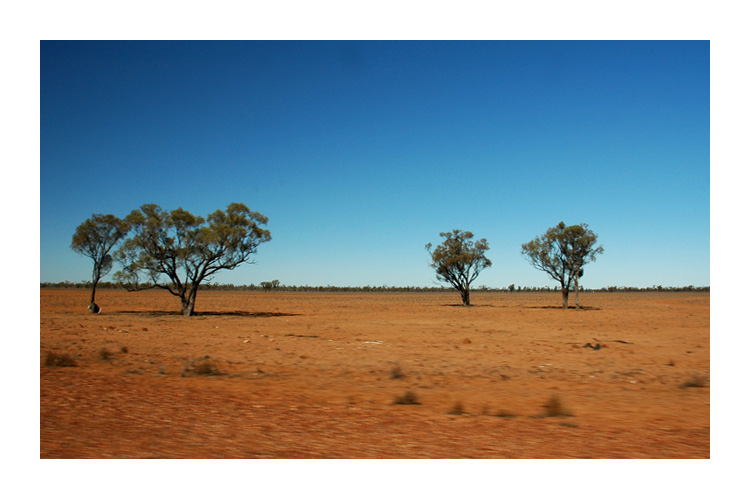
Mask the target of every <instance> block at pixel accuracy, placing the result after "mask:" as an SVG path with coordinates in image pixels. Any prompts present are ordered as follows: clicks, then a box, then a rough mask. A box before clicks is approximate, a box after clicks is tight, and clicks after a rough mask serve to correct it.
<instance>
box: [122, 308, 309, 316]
mask: <svg viewBox="0 0 750 499" xmlns="http://www.w3.org/2000/svg"><path fill="white" fill-rule="evenodd" d="M119 313H121V314H137V315H150V316H157V315H182V312H180V311H179V310H148V311H146V310H139V311H136V310H122V311H120V312H119ZM296 315H302V314H293V313H288V312H248V311H247V310H227V311H221V312H217V311H206V312H193V315H192V317H215V316H218V317H221V316H234V317H292V316H296Z"/></svg>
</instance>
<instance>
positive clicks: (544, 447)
mask: <svg viewBox="0 0 750 499" xmlns="http://www.w3.org/2000/svg"><path fill="white" fill-rule="evenodd" d="M88 294H89V291H87V290H50V289H42V290H41V302H40V305H41V323H40V361H41V368H40V376H41V383H40V396H41V400H40V417H41V428H40V436H41V448H40V456H41V457H42V458H110V457H112V458H709V457H710V418H709V415H710V389H709V379H710V350H709V345H710V343H709V333H710V322H709V317H710V295H709V294H707V293H695V294H692V293H632V294H630V293H601V294H599V293H586V294H583V295H582V298H581V299H582V304H583V305H584V307H586V308H585V309H584V310H580V311H575V310H567V311H564V310H562V309H561V308H560V301H561V299H560V296H559V295H558V294H552V293H549V294H547V293H544V294H527V293H514V294H508V293H477V292H475V293H472V303H473V304H474V306H472V307H469V308H466V307H461V306H456V305H457V304H459V303H460V300H459V296H458V294H457V293H439V294H421V293H420V294H416V293H415V294H408V293H407V294H390V293H388V294H376V293H372V294H366V293H358V294H324V293H309V294H305V293H286V292H266V293H264V292H220V291H210V292H209V291H204V292H199V293H198V300H197V305H196V312H198V313H199V314H200V315H198V316H196V317H191V318H186V317H182V316H181V315H179V301H178V300H177V299H176V298H174V297H173V296H171V295H170V294H169V293H167V292H166V291H148V292H141V293H127V292H125V291H113V290H100V291H98V292H97V303H99V305H100V306H101V307H102V309H103V311H102V313H101V314H99V315H93V314H90V313H88V312H87V310H86V306H87V305H88ZM571 302H572V298H571ZM587 343H590V344H592V345H593V346H596V344H599V345H601V346H602V348H600V349H599V350H594V349H592V348H584V345H586V344H587ZM102 350H106V351H107V352H109V353H110V354H111V358H110V359H103V358H102ZM48 352H57V353H68V354H71V355H72V356H74V357H75V358H76V362H77V366H76V367H47V366H46V365H45V358H46V355H47V353H48ZM205 356H208V357H209V359H208V360H209V361H210V362H212V363H213V366H214V367H215V368H217V369H218V370H219V372H220V374H219V375H216V376H204V375H199V374H195V373H193V372H192V371H191V370H190V369H189V368H190V366H191V362H195V361H196V360H197V359H200V358H203V357H205ZM399 373H400V374H401V377H397V376H396V375H398V374H399ZM689 380H694V381H698V382H699V383H698V384H700V383H703V384H704V386H702V387H681V385H683V384H684V383H685V382H686V381H689ZM409 391H410V392H412V393H413V394H415V395H416V397H417V401H418V402H419V404H418V405H398V404H394V399H395V398H396V397H399V396H403V395H404V394H405V393H407V392H409ZM553 395H556V396H557V397H558V399H559V400H560V402H561V403H562V405H563V407H564V410H565V411H566V412H569V413H570V414H571V415H569V416H558V417H543V413H544V412H545V408H544V405H545V403H546V402H547V401H548V400H549V399H550V397H552V396H553ZM459 405H460V408H462V410H463V414H450V413H451V412H459V411H457V409H459V407H457V406H459ZM499 415H501V416H502V417H501V416H499Z"/></svg>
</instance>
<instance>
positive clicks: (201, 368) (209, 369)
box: [193, 360, 219, 376]
mask: <svg viewBox="0 0 750 499" xmlns="http://www.w3.org/2000/svg"><path fill="white" fill-rule="evenodd" d="M193 372H194V373H195V374H200V375H201V376H216V375H217V374H219V368H218V367H217V366H216V364H214V363H213V362H211V361H210V360H205V361H203V362H200V363H198V364H195V365H194V366H193Z"/></svg>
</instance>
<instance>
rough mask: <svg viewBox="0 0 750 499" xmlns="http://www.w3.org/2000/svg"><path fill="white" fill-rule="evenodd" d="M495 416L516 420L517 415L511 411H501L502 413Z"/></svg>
mask: <svg viewBox="0 0 750 499" xmlns="http://www.w3.org/2000/svg"><path fill="white" fill-rule="evenodd" d="M495 416H497V417H498V418H515V417H516V416H517V414H516V413H514V412H510V411H505V410H501V411H500V412H498V413H497V414H495Z"/></svg>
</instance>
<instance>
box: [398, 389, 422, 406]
mask: <svg viewBox="0 0 750 499" xmlns="http://www.w3.org/2000/svg"><path fill="white" fill-rule="evenodd" d="M393 403H394V404H396V405H419V398H418V397H417V394H416V393H414V392H412V391H408V392H406V393H404V394H403V395H401V396H400V397H394V399H393Z"/></svg>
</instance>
